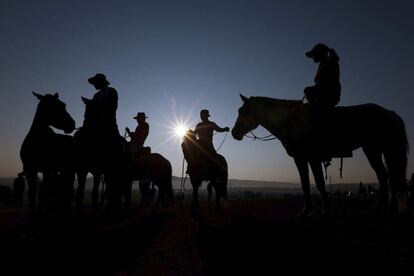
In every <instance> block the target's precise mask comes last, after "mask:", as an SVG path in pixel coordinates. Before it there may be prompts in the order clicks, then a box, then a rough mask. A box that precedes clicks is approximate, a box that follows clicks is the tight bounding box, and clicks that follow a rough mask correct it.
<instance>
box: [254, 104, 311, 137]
mask: <svg viewBox="0 0 414 276" xmlns="http://www.w3.org/2000/svg"><path fill="white" fill-rule="evenodd" d="M253 107H254V110H255V116H256V118H257V121H258V123H259V125H261V126H262V127H264V128H265V129H267V130H268V131H269V132H270V133H272V134H273V135H275V136H278V135H280V132H281V131H282V130H283V129H284V128H285V126H287V124H288V122H289V121H290V120H291V119H292V117H293V113H295V112H297V111H298V109H300V108H302V107H303V104H302V102H301V101H295V100H279V99H271V98H265V97H257V99H256V101H254V103H253Z"/></svg>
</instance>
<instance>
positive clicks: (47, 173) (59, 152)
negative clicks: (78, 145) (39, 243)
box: [20, 92, 75, 213]
mask: <svg viewBox="0 0 414 276" xmlns="http://www.w3.org/2000/svg"><path fill="white" fill-rule="evenodd" d="M33 94H34V95H35V96H36V97H37V99H38V100H39V104H38V106H37V110H36V114H35V116H34V119H33V123H32V126H31V127H30V130H29V133H28V134H27V136H26V138H25V139H24V141H23V144H22V146H21V149H20V158H21V160H22V163H23V171H24V175H25V176H26V180H27V183H28V187H29V201H30V211H31V213H33V212H34V211H35V207H36V197H37V183H36V178H37V174H38V172H41V173H42V174H43V183H42V185H41V189H40V192H39V203H40V204H41V206H42V207H43V206H44V204H46V202H48V203H51V204H52V206H53V207H54V208H58V209H59V211H64V212H68V211H69V210H70V204H71V193H72V189H73V182H74V178H75V169H74V162H73V152H74V145H73V138H72V136H69V135H62V134H57V133H55V132H54V131H53V130H52V128H51V127H50V126H53V127H55V128H57V129H61V130H63V131H64V132H65V133H71V132H72V131H73V130H74V129H75V121H74V120H73V119H72V117H71V116H70V115H69V113H68V112H67V111H66V105H65V104H64V103H63V102H62V101H60V100H59V97H58V94H57V93H56V94H54V95H50V94H46V95H40V94H36V93H34V92H33ZM50 201H52V202H50Z"/></svg>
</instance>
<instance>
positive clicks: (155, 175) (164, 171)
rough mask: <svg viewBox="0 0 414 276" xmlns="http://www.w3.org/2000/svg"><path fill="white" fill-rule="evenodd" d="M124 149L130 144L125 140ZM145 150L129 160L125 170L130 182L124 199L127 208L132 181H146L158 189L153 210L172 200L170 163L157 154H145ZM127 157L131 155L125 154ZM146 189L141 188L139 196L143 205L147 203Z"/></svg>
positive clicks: (127, 148) (128, 147) (147, 190)
mask: <svg viewBox="0 0 414 276" xmlns="http://www.w3.org/2000/svg"><path fill="white" fill-rule="evenodd" d="M125 145H126V146H125V149H126V150H127V151H128V150H129V149H130V144H129V142H127V141H126V140H125ZM145 149H146V148H144V149H143V150H141V151H140V152H138V156H136V158H133V159H132V158H129V159H128V160H129V162H128V163H129V166H128V168H127V170H126V172H127V176H128V178H129V180H130V182H129V186H128V187H127V189H126V190H125V199H126V204H127V206H128V205H129V202H130V201H131V190H132V181H134V180H141V181H142V180H144V181H145V180H148V181H149V182H148V184H149V183H150V182H151V183H152V184H154V185H155V186H157V188H158V199H157V203H156V205H155V210H156V209H157V208H158V207H159V205H160V203H161V202H162V203H163V205H164V206H166V205H167V201H169V202H172V201H173V199H174V195H173V190H172V167H171V163H170V161H168V159H166V158H165V157H164V156H162V155H161V154H159V153H152V152H151V153H150V152H146V153H145ZM127 155H128V156H131V153H129V152H127ZM149 189H150V188H149V185H148V187H145V188H143V187H141V196H142V200H143V203H147V201H148V198H147V197H148V196H149V192H150V190H149Z"/></svg>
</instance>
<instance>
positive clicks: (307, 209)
mask: <svg viewBox="0 0 414 276" xmlns="http://www.w3.org/2000/svg"><path fill="white" fill-rule="evenodd" d="M294 161H295V164H296V167H297V168H298V171H299V176H300V182H301V185H302V191H303V194H304V196H305V206H304V207H303V209H302V211H301V212H300V213H299V214H298V217H299V218H304V217H307V216H308V215H309V214H310V213H311V212H312V208H313V206H312V196H311V192H310V182H309V167H308V161H307V160H304V159H299V158H294Z"/></svg>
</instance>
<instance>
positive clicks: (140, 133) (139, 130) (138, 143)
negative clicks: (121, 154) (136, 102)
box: [125, 112, 149, 148]
mask: <svg viewBox="0 0 414 276" xmlns="http://www.w3.org/2000/svg"><path fill="white" fill-rule="evenodd" d="M147 118H148V117H147V116H145V113H144V112H138V113H137V116H135V117H134V119H135V120H137V123H138V126H137V127H136V128H135V131H134V132H132V131H131V130H130V129H129V128H128V127H126V128H125V131H126V132H127V133H128V135H129V137H131V144H133V145H134V146H135V147H138V148H141V147H143V146H144V143H145V140H146V139H147V137H148V133H149V124H148V123H147V122H146V119H147Z"/></svg>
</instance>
